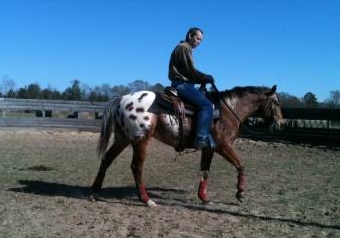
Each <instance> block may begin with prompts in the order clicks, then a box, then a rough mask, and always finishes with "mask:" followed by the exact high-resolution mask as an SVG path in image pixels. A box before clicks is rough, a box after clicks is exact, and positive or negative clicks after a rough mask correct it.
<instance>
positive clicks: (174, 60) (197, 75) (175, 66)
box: [168, 41, 207, 83]
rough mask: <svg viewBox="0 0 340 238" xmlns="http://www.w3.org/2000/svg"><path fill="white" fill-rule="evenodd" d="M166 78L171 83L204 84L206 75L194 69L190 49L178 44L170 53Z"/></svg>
mask: <svg viewBox="0 0 340 238" xmlns="http://www.w3.org/2000/svg"><path fill="white" fill-rule="evenodd" d="M168 77H169V79H170V80H171V81H176V80H180V81H181V80H184V81H187V82H192V83H204V82H205V80H206V78H207V75H206V74H204V73H202V72H200V71H198V70H197V69H195V67H194V61H193V57H192V47H191V46H190V44H189V43H187V42H185V41H182V42H180V43H179V44H178V45H177V46H176V47H175V49H174V50H173V51H172V53H171V57H170V62H169V73H168Z"/></svg>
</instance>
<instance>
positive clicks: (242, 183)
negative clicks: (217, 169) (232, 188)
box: [237, 173, 246, 192]
mask: <svg viewBox="0 0 340 238" xmlns="http://www.w3.org/2000/svg"><path fill="white" fill-rule="evenodd" d="M245 188H246V175H245V174H244V173H239V174H238V176H237V190H238V191H239V192H243V191H244V190H245Z"/></svg>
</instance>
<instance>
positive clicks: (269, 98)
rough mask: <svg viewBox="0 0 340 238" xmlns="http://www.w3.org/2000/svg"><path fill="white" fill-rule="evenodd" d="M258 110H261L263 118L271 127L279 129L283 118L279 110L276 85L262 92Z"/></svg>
mask: <svg viewBox="0 0 340 238" xmlns="http://www.w3.org/2000/svg"><path fill="white" fill-rule="evenodd" d="M259 111H260V112H261V114H262V116H263V119H264V120H266V122H267V123H269V124H271V125H272V126H273V127H274V128H273V129H276V130H279V129H280V127H281V125H282V124H283V123H284V119H283V116H282V112H281V107H280V101H279V98H278V97H277V95H276V85H274V86H273V87H272V88H271V89H270V90H269V91H267V92H264V95H263V103H262V104H261V106H260V108H259Z"/></svg>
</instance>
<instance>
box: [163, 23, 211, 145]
mask: <svg viewBox="0 0 340 238" xmlns="http://www.w3.org/2000/svg"><path fill="white" fill-rule="evenodd" d="M202 40H203V31H202V30H201V29H199V28H197V27H193V28H190V29H189V31H188V32H187V34H186V37H185V41H181V42H180V43H179V44H178V45H177V46H176V47H175V49H174V50H173V51H172V53H171V57H170V62H169V74H168V76H169V79H170V80H171V86H172V87H174V88H175V89H176V90H177V93H178V96H179V97H180V98H181V99H183V100H184V101H186V102H188V103H190V104H192V105H193V106H194V107H195V108H196V110H197V121H196V138H195V148H196V149H202V148H206V147H211V148H213V147H215V146H216V143H215V140H214V138H213V136H212V134H211V132H210V127H211V123H212V120H213V106H212V104H211V102H210V101H209V99H208V98H207V97H206V96H205V95H204V93H202V92H201V91H200V90H199V89H198V88H195V84H203V85H205V84H206V83H214V78H213V77H212V76H211V75H208V74H205V73H202V72H200V71H198V70H197V69H196V68H195V67H194V61H193V56H192V50H193V49H194V48H196V47H197V46H198V45H199V44H200V43H201V42H202Z"/></svg>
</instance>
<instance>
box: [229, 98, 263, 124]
mask: <svg viewBox="0 0 340 238" xmlns="http://www.w3.org/2000/svg"><path fill="white" fill-rule="evenodd" d="M228 105H230V106H231V108H232V109H233V111H234V113H235V114H236V115H237V116H238V118H239V120H240V121H241V122H243V121H245V120H246V119H247V118H248V117H249V116H250V115H251V114H253V113H254V112H255V111H257V110H258V100H256V99H255V98H250V97H249V98H248V97H247V98H246V97H243V98H238V97H235V98H231V99H229V100H228Z"/></svg>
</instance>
